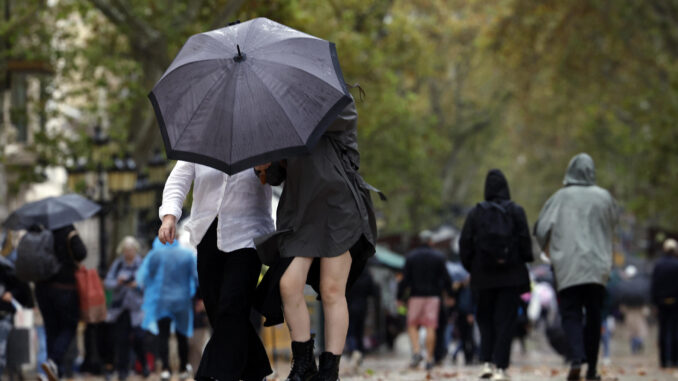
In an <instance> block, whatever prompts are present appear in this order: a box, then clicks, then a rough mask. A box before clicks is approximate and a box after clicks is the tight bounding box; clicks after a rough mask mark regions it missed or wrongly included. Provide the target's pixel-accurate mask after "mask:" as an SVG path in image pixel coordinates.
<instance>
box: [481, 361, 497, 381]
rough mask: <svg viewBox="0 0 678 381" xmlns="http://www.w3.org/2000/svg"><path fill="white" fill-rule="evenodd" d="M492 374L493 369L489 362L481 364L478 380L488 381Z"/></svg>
mask: <svg viewBox="0 0 678 381" xmlns="http://www.w3.org/2000/svg"><path fill="white" fill-rule="evenodd" d="M493 374H494V367H493V366H492V364H490V363H489V362H486V363H484V364H483V370H482V371H481V372H480V378H483V379H488V378H491V377H492V375H493Z"/></svg>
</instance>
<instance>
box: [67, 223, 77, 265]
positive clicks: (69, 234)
mask: <svg viewBox="0 0 678 381" xmlns="http://www.w3.org/2000/svg"><path fill="white" fill-rule="evenodd" d="M77 235H79V234H78V231H77V230H75V229H73V230H71V231H70V232H69V233H68V236H67V237H66V248H67V249H68V254H69V255H70V256H71V260H73V264H75V267H80V263H79V262H78V261H76V260H75V258H74V257H73V248H71V239H73V237H75V236H77Z"/></svg>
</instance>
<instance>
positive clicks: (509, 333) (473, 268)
mask: <svg viewBox="0 0 678 381" xmlns="http://www.w3.org/2000/svg"><path fill="white" fill-rule="evenodd" d="M459 251H460V255H461V261H462V264H463V265H464V268H466V270H468V271H469V273H471V288H472V289H473V290H474V291H475V292H476V294H477V310H476V321H477V323H478V327H479V329H480V361H481V362H483V363H484V364H483V369H482V371H481V375H480V377H481V378H484V379H488V378H491V379H492V380H497V381H504V380H508V379H509V375H508V374H507V373H506V370H507V369H508V368H509V365H510V356H511V343H512V341H513V336H514V334H515V332H516V323H517V319H518V309H519V306H520V303H521V300H520V295H521V294H522V293H524V292H529V291H530V279H529V275H528V272H527V267H526V265H525V263H527V262H532V260H533V255H532V240H531V238H530V229H529V227H528V225H527V217H526V216H525V211H524V210H523V208H522V207H521V206H520V205H518V204H517V203H515V202H513V201H511V193H510V190H509V185H508V182H507V181H506V177H505V176H504V174H503V173H502V172H501V171H500V170H498V169H493V170H491V171H489V172H488V174H487V178H486V180H485V201H483V202H481V203H479V204H477V205H476V206H475V207H474V208H473V209H471V211H470V212H469V214H468V216H467V217H466V221H465V222H464V227H463V228H462V232H461V237H460V238H459Z"/></svg>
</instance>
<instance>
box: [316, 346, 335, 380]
mask: <svg viewBox="0 0 678 381" xmlns="http://www.w3.org/2000/svg"><path fill="white" fill-rule="evenodd" d="M340 360H341V355H335V354H333V353H331V352H323V353H321V354H320V361H319V363H318V374H316V375H315V376H314V377H312V378H311V381H339V361H340Z"/></svg>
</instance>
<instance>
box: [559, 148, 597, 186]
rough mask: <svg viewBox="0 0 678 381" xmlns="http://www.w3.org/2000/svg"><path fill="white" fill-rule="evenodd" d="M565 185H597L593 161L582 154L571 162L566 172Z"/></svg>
mask: <svg viewBox="0 0 678 381" xmlns="http://www.w3.org/2000/svg"><path fill="white" fill-rule="evenodd" d="M563 184H565V185H566V186H567V185H595V184H596V169H595V166H594V165H593V159H592V158H591V156H589V155H588V154H586V153H580V154H578V155H576V156H575V157H573V158H572V160H570V164H569V165H568V166H567V171H566V172H565V179H564V180H563Z"/></svg>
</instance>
